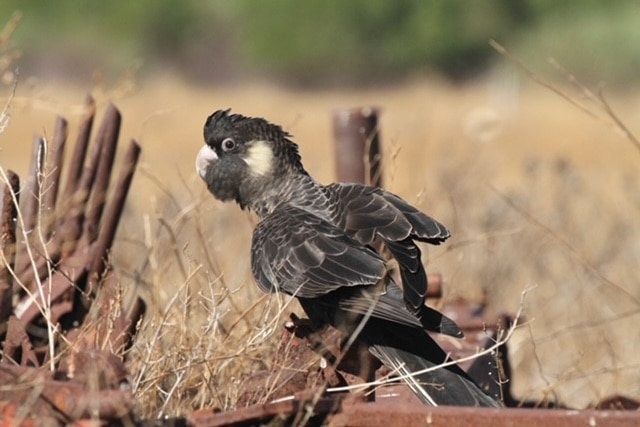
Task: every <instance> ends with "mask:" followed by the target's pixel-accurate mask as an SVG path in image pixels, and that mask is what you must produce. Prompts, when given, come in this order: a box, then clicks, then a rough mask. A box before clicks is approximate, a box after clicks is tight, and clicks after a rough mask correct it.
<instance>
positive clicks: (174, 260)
mask: <svg viewBox="0 0 640 427" xmlns="http://www.w3.org/2000/svg"><path fill="white" fill-rule="evenodd" d="M557 87H558V88H560V89H562V90H563V92H565V93H566V94H570V95H571V96H572V97H574V98H575V99H576V100H578V101H580V102H581V103H584V105H585V106H586V107H587V108H588V109H589V111H591V112H593V113H595V117H593V116H591V115H589V114H587V113H585V112H584V111H582V110H581V109H580V108H578V107H576V106H575V105H572V104H571V103H569V102H567V101H566V100H565V99H563V98H562V97H561V96H559V95H557V94H554V93H552V92H551V91H549V90H546V89H544V88H542V87H540V86H539V85H536V84H534V83H533V82H531V81H529V80H526V79H525V78H521V79H520V80H518V79H517V78H516V77H515V76H514V75H508V74H504V75H500V76H496V77H492V78H486V79H479V80H478V81H476V82H475V83H473V84H467V85H464V86H452V85H450V84H448V83H446V82H443V81H440V80H438V79H436V78H434V79H432V80H421V81H413V82H408V83H406V84H403V85H399V86H394V87H388V88H378V89H375V90H374V89H368V90H364V89H362V90H337V89H335V90H325V91H318V92H315V91H308V92H305V91H292V90H288V89H284V88H281V87H275V86H270V85H266V84H260V83H249V84H237V85H235V86H231V87H193V86H190V85H188V84H186V83H184V82H183V81H181V80H179V79H178V78H175V77H173V76H171V75H164V76H157V77H154V78H150V79H148V80H145V81H142V82H138V83H137V85H135V87H133V86H132V87H129V86H127V85H125V84H124V83H122V84H114V85H112V86H110V87H103V86H97V87H95V88H87V87H77V86H72V85H68V84H62V83H46V82H36V83H35V84H33V86H29V84H28V82H25V83H24V84H22V83H21V84H20V85H19V86H18V90H17V93H16V96H15V98H14V99H13V100H11V103H10V110H9V111H10V121H9V122H8V124H7V127H6V129H5V130H4V132H2V133H0V166H2V168H11V169H13V170H15V171H16V172H18V173H19V174H21V175H25V174H26V171H27V169H28V163H29V157H30V151H31V141H32V138H33V135H34V134H35V133H44V135H45V136H46V135H51V134H52V133H53V124H54V117H55V115H56V114H57V113H59V114H62V115H64V116H66V117H67V118H68V119H69V120H70V122H71V127H70V129H71V130H72V131H73V130H74V129H75V127H74V124H75V123H76V122H77V119H78V114H79V111H80V106H81V103H82V100H83V98H84V93H85V92H86V91H87V90H91V91H92V93H93V94H94V96H95V97H96V100H97V102H98V106H99V109H98V116H97V117H98V118H100V115H101V113H102V111H103V109H104V106H105V105H106V103H107V102H108V101H110V100H111V101H113V102H114V103H115V104H116V105H117V106H118V107H119V108H120V110H121V112H122V114H123V128H122V132H121V135H122V137H124V138H125V139H129V138H135V139H136V140H138V141H139V142H140V143H141V145H142V147H143V153H142V165H141V167H140V168H139V170H138V172H137V175H136V177H135V180H134V186H133V188H132V192H131V194H130V197H129V201H128V207H127V210H126V213H125V217H124V219H123V223H122V224H121V226H120V230H119V233H118V237H117V243H116V246H115V249H114V253H113V262H114V266H115V268H116V269H117V270H118V271H119V272H120V273H121V274H120V278H121V281H122V285H123V287H124V288H125V289H135V290H136V291H138V292H141V293H142V295H143V296H144V297H145V299H146V301H147V303H148V304H149V309H148V315H147V318H146V320H145V322H144V324H142V325H141V330H140V334H139V337H138V339H137V342H136V344H135V345H134V348H133V349H132V350H131V353H130V354H129V357H128V363H129V367H130V370H131V374H132V382H133V387H134V392H135V393H136V396H137V398H138V405H139V410H140V412H141V413H142V414H143V415H146V416H161V415H176V414H184V413H185V412H188V411H189V410H192V409H195V408H200V407H207V406H209V407H210V406H217V407H220V408H225V409H229V408H233V407H234V405H235V401H236V398H237V394H238V392H239V390H240V389H241V381H242V379H243V377H244V376H246V375H247V374H249V373H251V372H254V371H256V370H258V369H262V368H264V367H266V366H269V365H270V361H271V360H272V356H271V355H272V354H273V352H274V351H276V349H275V347H274V346H275V343H276V342H277V339H275V338H274V336H277V335H278V334H277V333H275V334H274V333H273V332H274V331H276V332H277V331H278V330H279V327H280V323H279V319H280V318H281V317H282V316H283V313H284V314H286V313H287V312H288V311H289V310H294V309H296V307H295V305H291V306H283V305H282V304H286V303H287V301H286V300H283V301H280V300H278V299H277V298H275V297H273V298H266V297H264V296H263V295H261V294H260V293H259V291H258V290H257V288H256V287H255V286H254V284H253V283H252V280H251V277H250V272H249V243H250V236H251V230H252V225H253V224H254V223H255V218H254V217H252V216H251V215H249V214H246V213H243V212H241V211H239V209H238V208H237V207H236V206H234V205H223V204H221V203H219V202H217V201H214V200H213V199H212V197H210V196H209V195H208V194H207V193H206V191H205V188H204V185H203V184H202V183H201V182H200V181H199V179H198V178H197V176H196V174H195V170H194V158H195V154H196V153H197V150H198V149H199V148H200V145H201V144H202V125H203V123H204V120H205V118H206V116H207V115H209V114H210V113H211V112H212V111H213V110H216V109H219V108H226V107H231V108H233V109H234V110H236V111H238V112H241V113H243V114H246V115H256V116H262V117H265V118H267V119H269V120H271V121H273V122H276V123H280V124H282V125H283V126H284V127H285V128H286V129H288V130H289V131H290V132H291V133H292V134H293V135H294V139H295V140H296V141H297V142H298V143H299V144H300V149H301V153H302V156H303V160H304V162H305V165H306V167H307V169H308V171H309V172H310V173H311V174H312V175H314V176H315V177H316V178H317V179H318V180H319V181H322V182H330V181H331V180H332V179H333V174H334V169H333V167H334V161H333V142H332V132H331V120H330V118H331V111H332V109H334V108H338V107H352V106H368V105H375V106H378V107H381V109H382V115H381V126H382V134H381V137H382V143H383V146H384V152H385V158H384V161H385V176H384V179H385V186H386V187H387V188H388V189H390V190H392V191H393V192H395V193H397V194H399V195H401V196H403V197H404V198H406V199H407V200H409V201H411V202H413V203H414V204H416V205H417V206H419V207H420V208H422V209H423V210H424V211H425V212H427V213H429V214H431V215H433V216H435V217H436V218H438V219H439V220H441V221H442V222H444V223H445V224H447V225H448V226H449V227H450V228H451V230H452V232H453V236H454V237H453V238H452V239H451V240H450V241H449V242H448V243H447V244H445V245H443V246H442V247H438V248H430V249H429V250H427V251H425V261H426V262H427V263H428V264H429V266H430V271H437V272H440V273H442V274H443V275H444V278H445V284H446V285H445V298H444V301H443V302H444V303H446V301H450V300H452V299H454V298H456V297H459V296H465V297H468V298H471V299H473V300H480V299H481V298H486V301H487V303H488V305H489V311H490V312H491V313H499V312H509V313H515V312H516V311H517V310H518V308H519V302H520V299H521V294H522V292H523V291H524V290H525V289H529V291H528V292H527V294H526V297H525V299H524V315H525V316H526V323H524V324H523V325H522V326H521V327H520V328H519V329H518V330H517V331H516V333H515V334H514V336H513V337H512V339H511V342H510V351H511V360H512V364H513V367H514V370H515V378H514V387H515V389H514V392H515V394H516V396H517V397H519V398H526V399H533V400H540V401H541V400H545V399H546V400H556V399H557V400H559V401H561V402H563V403H565V404H567V405H570V406H572V407H578V408H581V407H585V406H587V405H588V404H590V403H592V402H596V401H598V400H599V399H601V398H602V397H606V396H610V395H612V394H624V395H628V396H631V397H635V398H639V397H640V386H639V384H640V328H638V326H637V325H638V324H640V221H638V218H639V215H640V151H639V150H638V149H637V148H635V147H634V145H633V144H632V143H631V142H630V140H629V139H628V138H626V137H625V136H624V135H623V134H622V133H621V132H620V131H619V129H617V128H616V127H615V126H614V122H613V120H612V117H611V116H610V115H607V114H606V113H605V112H604V111H603V110H602V109H600V108H599V107H598V106H597V105H596V104H595V103H594V102H593V99H591V100H590V99H589V98H588V96H586V94H585V93H583V92H580V91H579V90H577V89H575V88H574V87H571V86H569V85H568V84H566V85H565V84H562V83H558V84H557ZM2 89H3V91H4V93H0V94H2V95H4V94H6V95H7V96H8V94H9V93H10V90H9V89H8V88H2ZM5 89H6V90H5ZM639 95H640V93H639V92H638V91H637V90H629V91H628V92H626V93H611V94H608V95H607V100H608V101H609V102H610V104H611V106H612V107H613V108H614V110H615V111H616V113H617V115H618V117H619V118H620V120H622V121H623V122H624V123H625V124H626V125H627V126H629V128H630V129H631V131H634V130H637V131H638V133H640V129H637V127H636V124H637V123H639V122H640V120H639V119H640V102H639V101H638V100H640V96H639ZM5 99H6V96H5ZM3 104H4V103H3ZM73 138H74V134H73V133H72V134H71V141H73ZM116 164H117V163H116ZM264 399H265V400H268V399H269V396H268V390H266V391H265V397H264Z"/></svg>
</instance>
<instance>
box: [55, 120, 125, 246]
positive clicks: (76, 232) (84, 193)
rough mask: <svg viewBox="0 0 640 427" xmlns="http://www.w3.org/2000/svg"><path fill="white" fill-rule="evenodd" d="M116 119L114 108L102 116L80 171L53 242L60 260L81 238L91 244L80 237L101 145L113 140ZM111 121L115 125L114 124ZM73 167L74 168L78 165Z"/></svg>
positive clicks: (99, 158)
mask: <svg viewBox="0 0 640 427" xmlns="http://www.w3.org/2000/svg"><path fill="white" fill-rule="evenodd" d="M119 116H120V113H118V112H117V110H115V108H110V109H108V110H107V111H106V112H105V114H104V118H103V120H102V123H101V125H100V129H99V130H98V135H97V137H96V138H95V140H94V142H93V144H92V145H91V147H89V151H90V152H89V154H88V159H87V161H86V162H85V164H84V167H83V168H82V173H81V174H80V178H79V180H78V184H77V187H76V189H75V191H73V196H72V200H71V201H70V207H69V212H68V214H67V216H66V218H65V219H64V221H63V224H62V225H61V227H60V234H59V235H60V238H59V241H58V242H56V244H57V245H59V246H60V248H61V256H62V257H64V256H66V255H68V254H70V253H72V252H73V251H74V250H75V249H76V246H77V245H78V244H79V241H80V238H81V237H84V238H85V240H87V241H91V240H92V239H89V238H88V236H86V235H84V236H83V231H85V230H86V227H85V218H86V215H87V203H88V201H89V198H90V196H91V193H92V191H93V185H94V182H95V180H96V176H97V171H98V168H99V165H100V163H101V161H102V159H101V158H102V154H103V148H104V145H105V144H109V143H110V141H111V140H112V137H111V136H112V135H113V134H114V133H115V131H114V130H115V128H119V126H120V125H119V120H120V118H119ZM114 120H115V121H117V122H118V123H115V122H114ZM112 149H113V148H109V149H108V150H107V151H111V150H112ZM74 154H75V153H74ZM78 157H79V155H78ZM75 167H77V165H76V166H75ZM102 169H103V170H104V169H105V168H104V167H103V168H102ZM74 173H76V172H74ZM69 191H70V190H69Z"/></svg>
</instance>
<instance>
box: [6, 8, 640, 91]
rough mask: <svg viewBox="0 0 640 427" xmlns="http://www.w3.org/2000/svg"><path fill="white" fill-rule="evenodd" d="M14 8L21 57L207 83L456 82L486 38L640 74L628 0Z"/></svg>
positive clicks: (594, 67) (479, 60) (591, 66)
mask: <svg viewBox="0 0 640 427" xmlns="http://www.w3.org/2000/svg"><path fill="white" fill-rule="evenodd" d="M16 10H21V11H22V12H23V14H24V20H23V23H22V26H21V28H20V30H19V31H18V32H17V34H16V39H17V40H16V42H17V43H18V44H19V45H20V46H21V48H22V49H23V51H25V57H27V58H28V57H30V56H38V55H39V56H42V55H43V53H50V52H52V51H55V50H62V51H63V52H64V53H77V52H81V53H82V55H84V57H88V58H89V60H91V61H93V62H94V63H96V62H97V63H98V64H100V65H101V66H109V65H113V63H116V64H125V63H129V62H131V60H133V59H134V58H140V57H141V58H143V59H145V61H146V62H147V63H149V62H152V63H153V62H154V61H156V60H160V61H162V62H165V63H171V64H172V65H174V66H176V67H178V68H180V69H181V70H182V71H184V72H187V73H189V75H190V76H198V77H205V78H207V80H209V79H210V78H211V77H212V76H221V75H224V70H227V72H226V75H227V76H228V75H231V74H237V73H235V71H237V70H245V71H244V75H246V74H250V75H254V76H265V75H266V76H270V77H277V78H280V79H286V81H288V82H295V83H302V84H310V83H311V84H315V83H325V82H332V81H333V82H341V83H351V82H358V83H368V82H377V81H380V80H385V81H390V80H393V79H394V78H402V77H404V76H407V75H410V74H412V73H416V72H423V71H425V70H437V71H439V72H442V73H444V74H446V75H449V76H451V77H454V78H459V77H465V76H468V75H472V74H473V73H474V72H477V71H478V70H481V69H482V67H483V66H484V65H486V63H487V62H488V61H489V60H491V58H495V57H496V54H495V52H494V51H493V50H491V48H490V47H489V46H488V40H489V39H491V38H496V39H498V40H500V41H501V42H502V43H504V44H506V45H507V46H509V47H510V48H511V50H514V51H515V52H517V53H518V52H520V53H522V52H524V53H525V54H526V55H528V62H531V61H530V58H529V57H532V58H534V59H535V58H543V59H544V58H546V57H547V56H550V55H553V56H555V57H556V58H557V59H558V60H559V61H560V62H561V63H563V64H566V65H568V66H570V67H571V68H572V70H574V71H576V72H581V71H591V72H592V73H593V74H594V75H602V76H603V77H605V78H606V77H607V76H608V77H610V78H613V79H617V78H622V79H628V80H631V79H636V78H638V76H639V75H640V71H638V70H640V67H639V66H638V65H640V64H638V62H639V61H640V59H638V58H640V56H638V55H637V54H636V52H637V47H638V45H639V44H640V26H638V25H637V24H636V23H637V22H638V19H639V18H640V16H639V15H640V7H639V6H638V5H637V3H636V2H635V1H634V0H618V1H615V2H606V3H605V2H601V1H598V0H584V1H580V2H578V1H576V0H567V1H555V0H537V1H533V0H485V1H471V0H431V1H423V0H393V1H389V0H348V1H344V0H324V1H318V0H310V1H306V2H300V1H295V0H269V1H266V0H264V1H257V0H236V1H235V2H231V1H223V0H209V1H198V0H183V1H181V2H176V1H172V0H136V1H132V2H123V1H120V2H97V1H88V0H87V1H83V2H82V1H77V0H76V1H73V0H57V1H55V2H54V1H48V2H47V1H37V0H3V1H2V2H0V17H2V16H6V17H9V16H11V14H12V13H13V12H14V11H16ZM54 48H55V49H54ZM519 56H522V55H519ZM229 70H232V72H230V71H229Z"/></svg>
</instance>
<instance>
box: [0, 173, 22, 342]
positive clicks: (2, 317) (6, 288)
mask: <svg viewBox="0 0 640 427" xmlns="http://www.w3.org/2000/svg"><path fill="white" fill-rule="evenodd" d="M6 176H7V181H8V182H7V183H5V185H4V186H3V188H2V202H1V203H2V206H1V209H2V211H1V212H0V252H2V260H0V337H3V336H5V333H6V332H7V321H8V320H9V316H10V315H11V312H12V311H13V303H12V300H13V293H14V289H13V277H12V273H11V272H12V271H13V269H14V264H15V254H16V253H15V250H16V221H17V218H18V207H17V206H16V203H14V196H15V198H16V200H18V197H19V194H18V192H19V191H20V178H19V177H18V175H17V174H16V173H15V172H13V171H11V170H8V171H7V172H6Z"/></svg>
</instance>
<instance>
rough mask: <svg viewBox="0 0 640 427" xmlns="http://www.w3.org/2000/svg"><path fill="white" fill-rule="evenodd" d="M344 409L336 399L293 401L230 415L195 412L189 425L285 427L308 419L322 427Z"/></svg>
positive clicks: (207, 410) (265, 405) (275, 403)
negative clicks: (268, 424) (272, 424)
mask: <svg viewBox="0 0 640 427" xmlns="http://www.w3.org/2000/svg"><path fill="white" fill-rule="evenodd" d="M340 405H341V400H340V399H339V398H336V397H334V398H320V399H291V400H285V401H282V402H274V403H267V404H264V405H255V406H250V407H248V408H244V409H238V410H236V411H229V412H216V411H215V410H209V409H205V410H201V411H195V412H193V413H191V415H189V418H188V421H189V424H190V425H193V426H197V427H220V426H254V425H262V424H263V423H266V422H270V421H271V422H276V423H280V424H282V425H304V424H301V422H302V421H303V420H305V419H306V420H307V422H308V423H309V424H310V425H319V423H320V422H322V420H324V419H325V418H326V415H327V414H330V413H332V412H335V411H336V410H339V408H340ZM296 421H298V423H296Z"/></svg>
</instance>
